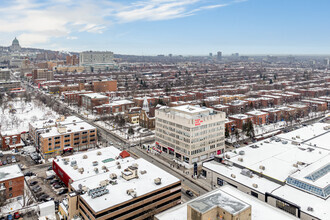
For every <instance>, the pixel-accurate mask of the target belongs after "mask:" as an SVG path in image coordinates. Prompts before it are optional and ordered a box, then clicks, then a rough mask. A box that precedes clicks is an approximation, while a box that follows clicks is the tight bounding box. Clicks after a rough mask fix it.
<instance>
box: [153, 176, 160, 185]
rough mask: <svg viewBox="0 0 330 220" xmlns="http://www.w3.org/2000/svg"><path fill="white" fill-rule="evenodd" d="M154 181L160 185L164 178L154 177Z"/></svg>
mask: <svg viewBox="0 0 330 220" xmlns="http://www.w3.org/2000/svg"><path fill="white" fill-rule="evenodd" d="M154 182H155V184H156V185H160V184H162V179H161V178H159V177H158V178H156V179H154Z"/></svg>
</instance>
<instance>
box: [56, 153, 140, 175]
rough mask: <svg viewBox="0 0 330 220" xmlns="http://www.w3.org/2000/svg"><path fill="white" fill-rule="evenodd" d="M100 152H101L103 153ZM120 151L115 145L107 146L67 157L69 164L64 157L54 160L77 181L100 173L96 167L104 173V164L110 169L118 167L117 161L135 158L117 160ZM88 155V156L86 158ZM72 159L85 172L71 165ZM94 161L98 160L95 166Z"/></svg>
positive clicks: (125, 161)
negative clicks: (96, 170)
mask: <svg viewBox="0 0 330 220" xmlns="http://www.w3.org/2000/svg"><path fill="white" fill-rule="evenodd" d="M98 152H101V154H100V153H98ZM120 152H121V151H120V150H118V149H117V148H115V147H106V148H101V149H97V150H92V151H87V152H84V153H79V154H75V155H72V156H69V157H65V159H66V160H67V161H68V164H67V165H65V161H64V160H63V158H62V157H56V159H55V160H54V162H55V163H56V164H57V165H58V166H59V167H61V168H62V170H64V171H65V172H66V174H67V175H68V176H69V177H70V178H71V179H72V181H77V180H81V179H84V178H87V177H91V176H95V175H97V174H98V173H96V172H95V171H94V169H95V168H98V172H99V173H102V172H105V170H103V169H102V167H103V166H105V167H106V168H107V169H110V168H113V167H116V162H119V163H121V164H125V163H127V162H130V161H133V160H134V159H133V158H132V157H127V158H125V159H118V160H116V159H115V158H116V157H118V156H119V154H120ZM98 154H99V155H98ZM86 156H87V158H86V159H84V157H86ZM72 161H76V162H75V163H74V162H73V163H74V164H76V165H77V166H78V169H79V168H83V169H84V172H83V173H80V172H78V169H76V170H75V169H74V167H73V166H71V162H72ZM94 161H97V162H98V165H96V166H94V165H95V164H94V165H93V162H94Z"/></svg>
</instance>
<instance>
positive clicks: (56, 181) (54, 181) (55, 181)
mask: <svg viewBox="0 0 330 220" xmlns="http://www.w3.org/2000/svg"><path fill="white" fill-rule="evenodd" d="M49 183H50V184H52V185H53V184H54V183H56V184H57V183H59V181H58V179H53V180H51V181H50V182H49Z"/></svg>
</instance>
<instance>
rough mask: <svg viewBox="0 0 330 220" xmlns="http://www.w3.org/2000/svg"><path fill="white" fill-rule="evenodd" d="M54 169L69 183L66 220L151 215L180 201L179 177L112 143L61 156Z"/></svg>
mask: <svg viewBox="0 0 330 220" xmlns="http://www.w3.org/2000/svg"><path fill="white" fill-rule="evenodd" d="M53 170H54V171H55V172H56V174H57V175H58V176H59V178H61V179H62V180H63V181H64V182H65V183H66V184H68V188H69V193H68V197H67V202H65V204H64V203H63V205H62V204H61V205H60V207H61V213H62V215H64V218H67V219H73V218H74V216H80V217H81V218H82V219H93V220H94V219H100V220H101V219H102V220H103V219H118V220H121V219H122V220H124V219H148V218H149V219H150V218H152V217H153V216H154V215H155V214H157V213H160V212H162V211H164V210H167V209H169V208H171V207H173V206H176V205H177V204H180V202H181V181H180V179H178V178H176V177H175V176H173V175H171V174H169V173H167V172H166V171H164V170H162V169H160V168H158V167H157V166H155V165H153V164H152V163H149V162H148V161H146V160H144V159H142V158H139V159H136V160H135V159H133V158H132V157H130V155H129V154H128V153H127V152H126V151H123V152H120V151H119V150H118V149H116V148H114V147H108V148H103V149H97V150H94V151H88V152H85V153H82V154H76V155H73V156H70V157H65V158H58V160H54V161H53Z"/></svg>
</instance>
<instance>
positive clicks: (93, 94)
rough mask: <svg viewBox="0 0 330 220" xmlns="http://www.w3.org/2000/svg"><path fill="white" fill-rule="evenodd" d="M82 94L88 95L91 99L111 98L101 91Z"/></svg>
mask: <svg viewBox="0 0 330 220" xmlns="http://www.w3.org/2000/svg"><path fill="white" fill-rule="evenodd" d="M81 96H86V97H89V98H91V99H106V98H109V97H108V96H105V95H102V94H100V93H87V94H82V95H81Z"/></svg>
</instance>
